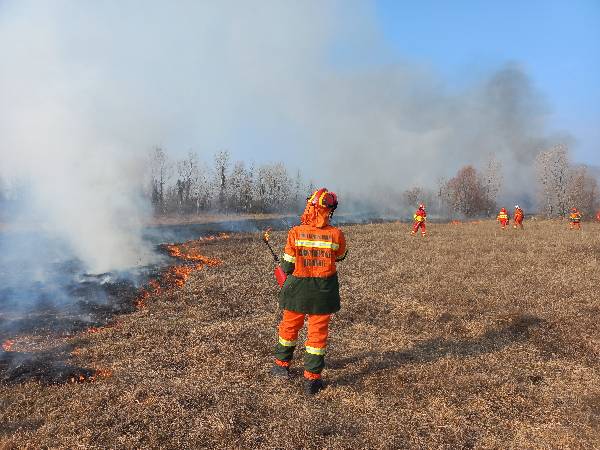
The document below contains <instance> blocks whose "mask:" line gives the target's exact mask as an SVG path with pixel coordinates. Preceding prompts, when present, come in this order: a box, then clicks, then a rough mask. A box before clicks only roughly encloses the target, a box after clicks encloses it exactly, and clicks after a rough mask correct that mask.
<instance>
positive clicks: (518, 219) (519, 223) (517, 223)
mask: <svg viewBox="0 0 600 450" xmlns="http://www.w3.org/2000/svg"><path fill="white" fill-rule="evenodd" d="M514 226H515V228H523V218H522V217H519V216H515V225H514Z"/></svg>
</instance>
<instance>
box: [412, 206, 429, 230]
mask: <svg viewBox="0 0 600 450" xmlns="http://www.w3.org/2000/svg"><path fill="white" fill-rule="evenodd" d="M413 219H414V223H413V228H412V231H411V232H410V234H417V231H419V228H421V236H425V234H427V231H426V230H425V221H426V220H427V213H426V212H425V205H423V204H421V205H419V209H417V210H416V211H415V213H414V215H413Z"/></svg>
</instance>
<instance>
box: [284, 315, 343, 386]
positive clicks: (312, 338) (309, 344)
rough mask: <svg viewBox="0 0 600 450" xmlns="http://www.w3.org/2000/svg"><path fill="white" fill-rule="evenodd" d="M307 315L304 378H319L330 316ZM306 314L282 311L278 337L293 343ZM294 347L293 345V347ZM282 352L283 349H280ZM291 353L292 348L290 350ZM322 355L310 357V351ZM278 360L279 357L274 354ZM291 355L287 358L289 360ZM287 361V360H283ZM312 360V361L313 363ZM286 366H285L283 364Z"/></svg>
mask: <svg viewBox="0 0 600 450" xmlns="http://www.w3.org/2000/svg"><path fill="white" fill-rule="evenodd" d="M307 315H308V330H307V336H306V343H305V345H306V351H307V355H306V356H305V371H304V376H305V377H306V378H319V377H320V375H319V374H320V372H321V370H322V368H323V367H322V366H324V358H323V356H324V352H325V348H326V347H327V336H328V334H329V322H330V320H331V314H307ZM305 316H306V314H302V313H298V312H295V311H289V310H287V309H285V310H283V317H282V319H281V323H280V324H279V337H280V338H283V339H285V340H286V341H289V342H295V341H296V340H297V339H298V333H299V332H300V329H301V328H302V326H303V325H304V318H305ZM294 347H295V345H294ZM282 350H283V349H282ZM290 350H292V352H293V348H290ZM321 350H322V353H323V355H319V356H317V355H311V354H310V351H317V352H320V351H321ZM276 356H277V357H278V359H279V355H277V354H276ZM291 356H292V355H291V354H290V355H289V356H288V357H289V359H290V360H291ZM283 359H284V360H285V359H288V358H283ZM313 360H314V361H313ZM276 363H279V364H280V363H288V364H289V361H283V360H281V359H280V360H279V362H278V361H276ZM280 365H281V364H280ZM285 365H287V364H285Z"/></svg>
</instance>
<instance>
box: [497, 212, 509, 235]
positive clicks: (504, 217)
mask: <svg viewBox="0 0 600 450" xmlns="http://www.w3.org/2000/svg"><path fill="white" fill-rule="evenodd" d="M496 220H497V221H498V222H500V227H501V228H502V229H503V230H504V229H505V228H506V226H507V225H508V222H509V218H508V213H507V212H506V208H502V209H501V210H500V212H499V213H498V217H496Z"/></svg>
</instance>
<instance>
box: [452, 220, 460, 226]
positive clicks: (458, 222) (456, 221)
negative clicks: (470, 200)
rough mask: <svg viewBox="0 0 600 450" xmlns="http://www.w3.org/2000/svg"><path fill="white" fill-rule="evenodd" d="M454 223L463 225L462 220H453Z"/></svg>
mask: <svg viewBox="0 0 600 450" xmlns="http://www.w3.org/2000/svg"><path fill="white" fill-rule="evenodd" d="M451 223H452V225H462V222H461V221H460V220H453V221H452V222H451Z"/></svg>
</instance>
